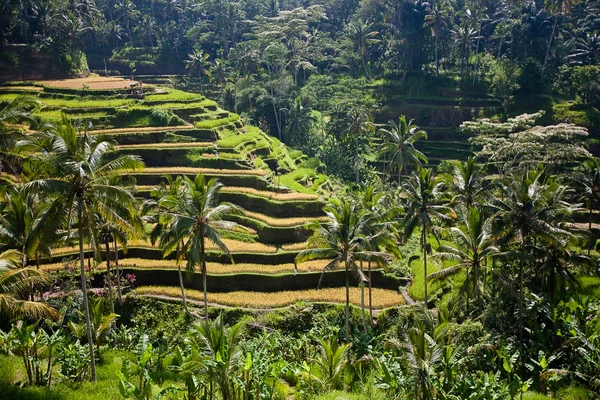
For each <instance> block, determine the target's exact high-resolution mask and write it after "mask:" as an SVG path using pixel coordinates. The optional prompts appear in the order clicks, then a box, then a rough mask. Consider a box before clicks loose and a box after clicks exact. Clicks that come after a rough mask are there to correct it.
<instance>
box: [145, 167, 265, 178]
mask: <svg viewBox="0 0 600 400" xmlns="http://www.w3.org/2000/svg"><path fill="white" fill-rule="evenodd" d="M199 172H202V173H203V174H206V175H254V176H264V175H266V174H267V171H264V170H262V169H214V168H192V167H154V168H145V169H144V171H142V172H140V174H143V175H167V174H171V175H177V174H197V173H199Z"/></svg>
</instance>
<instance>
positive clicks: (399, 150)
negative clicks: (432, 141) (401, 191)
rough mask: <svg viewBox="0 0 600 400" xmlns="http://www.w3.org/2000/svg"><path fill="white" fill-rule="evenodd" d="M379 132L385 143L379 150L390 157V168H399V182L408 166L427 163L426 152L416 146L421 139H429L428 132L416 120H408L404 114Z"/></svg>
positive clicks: (418, 165)
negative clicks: (415, 122)
mask: <svg viewBox="0 0 600 400" xmlns="http://www.w3.org/2000/svg"><path fill="white" fill-rule="evenodd" d="M379 133H380V134H381V135H382V136H383V143H382V144H381V146H380V148H379V151H380V154H384V155H385V157H386V158H387V157H388V156H389V157H390V165H389V167H388V170H389V171H391V170H392V168H396V169H397V170H398V184H400V180H401V178H402V172H403V171H404V170H405V168H406V167H407V166H410V165H412V166H415V167H417V168H419V167H420V166H421V162H423V163H427V157H426V156H425V154H423V153H422V152H420V151H419V150H417V149H416V148H415V143H416V142H418V141H419V140H421V139H427V133H426V132H425V131H424V130H422V129H421V128H419V127H418V126H417V125H415V124H414V120H412V119H411V120H409V121H407V120H406V116H405V115H402V116H401V117H400V118H399V119H398V123H396V121H393V120H390V121H389V122H388V128H380V129H379Z"/></svg>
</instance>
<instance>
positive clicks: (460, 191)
mask: <svg viewBox="0 0 600 400" xmlns="http://www.w3.org/2000/svg"><path fill="white" fill-rule="evenodd" d="M447 178H448V179H447V180H448V184H449V186H450V189H451V191H452V194H453V197H452V204H460V205H462V206H464V207H466V208H471V207H473V206H475V205H476V204H477V203H479V202H480V201H481V200H482V197H483V196H484V195H485V194H486V190H487V188H488V187H487V185H486V184H485V167H484V166H483V165H482V164H481V163H479V162H477V158H476V157H474V156H472V157H469V158H468V159H467V160H466V161H457V162H455V164H454V170H453V171H452V174H451V175H449V176H448V177H447Z"/></svg>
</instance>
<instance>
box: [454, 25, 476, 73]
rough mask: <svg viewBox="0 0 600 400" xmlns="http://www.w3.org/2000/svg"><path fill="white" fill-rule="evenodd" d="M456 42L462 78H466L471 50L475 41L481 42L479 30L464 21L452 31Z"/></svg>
mask: <svg viewBox="0 0 600 400" xmlns="http://www.w3.org/2000/svg"><path fill="white" fill-rule="evenodd" d="M450 33H452V37H453V38H454V42H455V44H456V46H457V47H458V53H459V54H460V78H461V80H462V79H463V78H464V76H463V71H464V68H465V59H466V58H467V57H468V55H469V53H470V49H471V48H472V47H474V45H475V41H476V40H479V36H478V32H477V29H475V28H473V27H471V26H470V24H469V22H468V21H464V22H463V23H462V24H461V25H459V26H457V27H456V28H455V29H452V30H451V31H450Z"/></svg>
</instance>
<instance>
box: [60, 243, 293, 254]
mask: <svg viewBox="0 0 600 400" xmlns="http://www.w3.org/2000/svg"><path fill="white" fill-rule="evenodd" d="M223 243H225V245H226V246H227V248H228V249H229V251H230V252H232V253H263V254H264V253H267V254H271V253H276V252H277V247H275V246H273V245H269V244H263V243H246V242H240V241H238V240H233V239H223ZM127 245H128V247H146V248H154V249H158V248H159V247H158V246H152V244H151V243H150V242H149V241H147V240H134V241H131V242H129V243H128V244H127ZM295 245H298V246H299V244H292V245H290V246H291V247H293V246H295ZM84 249H85V250H86V251H87V250H90V249H91V247H90V246H89V245H86V246H84ZM206 249H207V250H209V251H210V250H218V247H217V246H216V245H214V244H213V243H211V242H208V241H207V243H206ZM286 250H288V251H293V250H294V249H292V248H288V249H286ZM78 252H79V245H77V246H65V247H59V248H56V249H53V250H52V254H53V255H62V254H72V253H78Z"/></svg>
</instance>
